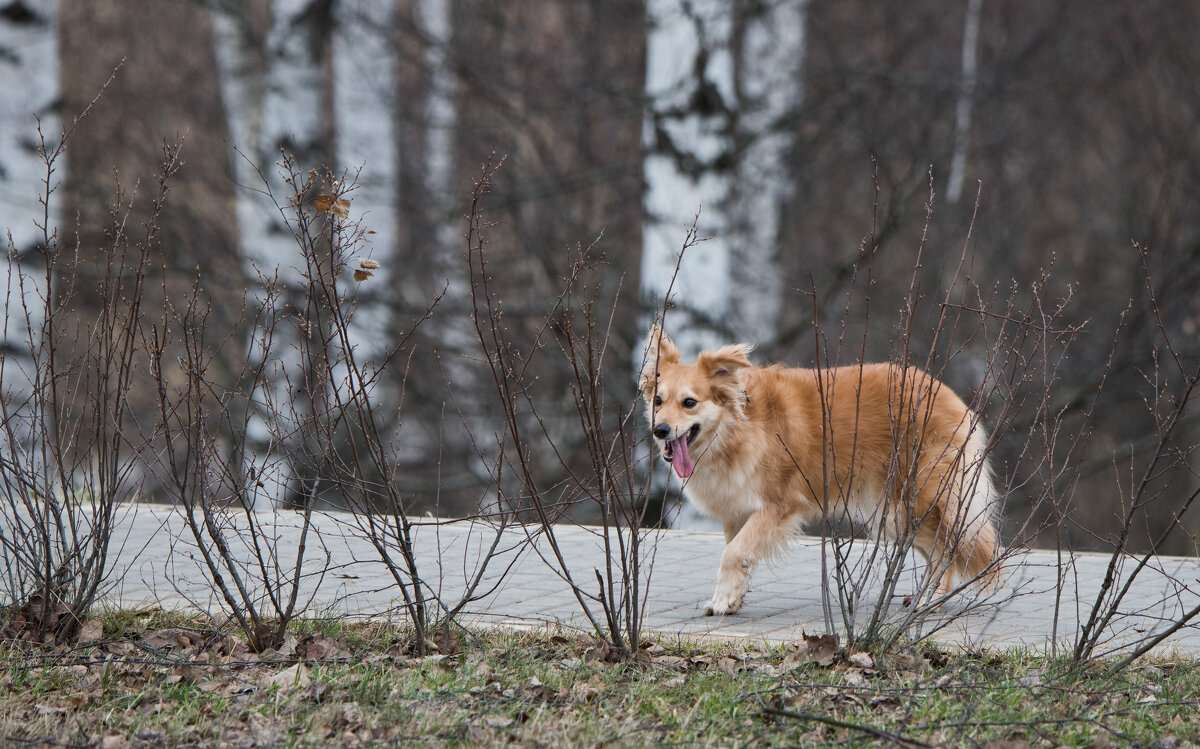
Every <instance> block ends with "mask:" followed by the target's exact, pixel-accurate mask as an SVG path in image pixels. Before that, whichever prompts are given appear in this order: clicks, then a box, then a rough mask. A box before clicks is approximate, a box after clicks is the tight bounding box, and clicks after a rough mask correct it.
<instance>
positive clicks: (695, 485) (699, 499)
mask: <svg viewBox="0 0 1200 749" xmlns="http://www.w3.org/2000/svg"><path fill="white" fill-rule="evenodd" d="M756 469H757V466H756V465H754V464H753V463H745V462H743V463H741V464H739V465H736V466H734V467H732V469H728V467H727V466H721V467H719V468H718V467H716V466H712V465H708V466H706V465H705V464H704V462H703V461H699V462H698V463H697V465H696V472H695V473H694V474H692V477H691V478H690V479H688V481H687V482H686V483H685V484H684V487H683V490H684V494H686V495H687V498H688V499H689V500H691V501H692V502H693V503H694V504H695V505H696V506H697V507H699V508H700V509H701V511H703V512H705V513H706V514H708V515H711V516H713V517H715V518H716V519H718V520H720V521H722V522H726V523H732V522H738V521H741V520H745V519H746V518H747V517H749V516H750V515H752V514H754V513H756V512H758V511H759V510H761V509H762V499H761V493H760V490H759V486H758V480H757V478H758V477H757V475H756V474H757V471H756Z"/></svg>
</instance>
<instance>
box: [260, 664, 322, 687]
mask: <svg viewBox="0 0 1200 749" xmlns="http://www.w3.org/2000/svg"><path fill="white" fill-rule="evenodd" d="M309 670H310V669H309V668H308V666H305V665H304V664H303V663H294V664H292V665H291V666H289V667H287V668H285V669H283V670H282V671H277V672H275V673H273V674H272V673H265V674H263V676H262V679H261V680H260V682H259V683H260V684H262V686H264V687H279V688H280V690H283V691H287V690H289V689H303V688H305V687H307V686H308V685H309V683H310V682H311V681H312V677H311V676H310V675H309Z"/></svg>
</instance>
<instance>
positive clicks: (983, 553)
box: [954, 427, 1002, 589]
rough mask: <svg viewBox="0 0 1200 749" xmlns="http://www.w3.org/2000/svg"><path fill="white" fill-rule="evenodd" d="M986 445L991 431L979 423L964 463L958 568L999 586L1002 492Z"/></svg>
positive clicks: (964, 575) (992, 586) (969, 576)
mask: <svg viewBox="0 0 1200 749" xmlns="http://www.w3.org/2000/svg"><path fill="white" fill-rule="evenodd" d="M986 446H987V435H986V434H985V433H984V431H983V428H982V427H976V428H975V430H974V433H973V434H972V435H971V438H970V440H969V441H968V442H967V445H966V448H965V449H964V450H963V456H962V465H961V467H960V471H961V474H960V475H961V481H962V484H961V491H962V500H961V504H960V507H959V512H960V516H959V523H960V526H961V532H960V534H959V537H958V542H957V544H956V548H955V554H954V556H955V564H954V567H955V568H956V569H955V570H954V571H955V572H957V573H958V575H959V576H960V577H961V578H962V579H963V580H975V579H978V581H979V583H980V584H981V585H983V586H984V587H987V588H990V589H996V588H998V587H999V586H1000V583H1001V582H1002V579H1001V578H1002V574H1001V573H1002V570H1001V564H1000V557H1001V546H1000V536H999V533H998V532H997V530H996V514H997V511H998V509H999V505H1000V494H999V492H997V491H996V485H995V483H994V482H993V480H992V472H991V467H990V466H989V465H988V462H987V452H986Z"/></svg>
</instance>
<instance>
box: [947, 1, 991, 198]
mask: <svg viewBox="0 0 1200 749" xmlns="http://www.w3.org/2000/svg"><path fill="white" fill-rule="evenodd" d="M982 10H983V0H967V15H966V18H965V20H964V21H963V45H962V81H961V83H960V84H959V89H958V103H957V105H956V106H955V108H954V153H953V155H952V156H951V158H950V178H949V180H948V181H947V184H946V199H947V200H949V201H950V204H951V205H953V204H955V203H957V202H958V201H959V199H961V198H962V191H963V181H964V180H965V179H966V176H965V175H966V171H967V147H968V146H969V144H970V137H971V98H972V97H973V96H974V94H975V80H976V77H977V72H976V71H977V68H978V65H979V61H978V55H979V15H980V13H981V12H982Z"/></svg>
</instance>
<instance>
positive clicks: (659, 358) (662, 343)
mask: <svg viewBox="0 0 1200 749" xmlns="http://www.w3.org/2000/svg"><path fill="white" fill-rule="evenodd" d="M678 362H679V349H677V348H675V344H674V343H672V342H671V339H670V338H667V334H666V333H664V332H662V328H660V327H658V325H657V324H655V325H652V326H651V327H650V339H649V341H648V342H647V343H646V360H645V361H644V362H643V363H642V375H641V377H640V378H639V381H638V388H639V389H641V390H643V391H645V392H647V393H648V392H649V391H650V389H652V388H653V387H654V378H655V375H657V374H658V371H659V369H660V368H662V367H665V366H667V365H668V364H677V363H678Z"/></svg>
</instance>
